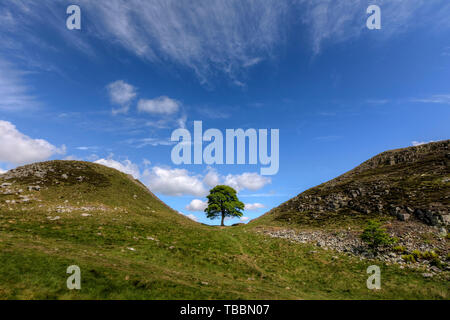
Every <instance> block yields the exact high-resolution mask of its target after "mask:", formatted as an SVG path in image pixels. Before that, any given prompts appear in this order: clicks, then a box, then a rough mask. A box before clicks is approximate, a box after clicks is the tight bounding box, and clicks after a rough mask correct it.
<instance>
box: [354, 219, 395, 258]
mask: <svg viewBox="0 0 450 320" xmlns="http://www.w3.org/2000/svg"><path fill="white" fill-rule="evenodd" d="M361 239H362V240H363V241H364V242H366V243H367V244H368V245H369V247H370V249H371V250H372V251H373V252H374V253H376V252H377V251H378V249H379V248H380V247H386V246H390V245H392V244H394V243H395V242H396V241H395V239H394V238H392V237H391V236H389V234H388V233H387V232H386V230H385V229H384V228H382V227H381V223H380V222H378V221H376V220H370V221H369V222H368V223H367V225H366V228H365V229H364V232H363V233H362V234H361Z"/></svg>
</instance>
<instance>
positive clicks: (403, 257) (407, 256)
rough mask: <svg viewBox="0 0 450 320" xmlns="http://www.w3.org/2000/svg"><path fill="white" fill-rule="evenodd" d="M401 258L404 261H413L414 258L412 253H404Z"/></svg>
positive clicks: (414, 260)
mask: <svg viewBox="0 0 450 320" xmlns="http://www.w3.org/2000/svg"><path fill="white" fill-rule="evenodd" d="M402 259H403V260H405V262H406V263H415V262H416V258H415V257H414V255H412V254H405V255H403V256H402Z"/></svg>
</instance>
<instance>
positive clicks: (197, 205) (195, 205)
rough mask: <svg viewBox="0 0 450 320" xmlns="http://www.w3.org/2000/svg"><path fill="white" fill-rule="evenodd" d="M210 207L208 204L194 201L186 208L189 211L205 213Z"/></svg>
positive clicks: (197, 200)
mask: <svg viewBox="0 0 450 320" xmlns="http://www.w3.org/2000/svg"><path fill="white" fill-rule="evenodd" d="M207 207H208V202H206V201H202V200H199V199H194V200H192V201H191V203H189V204H188V205H187V206H186V210H189V211H204V210H205V209H206V208H207Z"/></svg>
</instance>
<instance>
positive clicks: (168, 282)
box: [0, 161, 449, 299]
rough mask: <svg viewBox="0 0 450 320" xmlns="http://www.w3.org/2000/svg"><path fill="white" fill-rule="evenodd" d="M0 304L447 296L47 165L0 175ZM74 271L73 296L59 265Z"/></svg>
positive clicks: (439, 285) (83, 171) (121, 180)
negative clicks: (369, 282)
mask: <svg viewBox="0 0 450 320" xmlns="http://www.w3.org/2000/svg"><path fill="white" fill-rule="evenodd" d="M0 186H1V187H0V299H323V298H330V299H386V298H392V299H421V298H428V299H448V298H449V292H448V283H447V282H446V281H444V280H443V278H442V277H441V276H435V277H432V278H424V277H423V276H422V271H421V270H411V269H408V268H405V269H402V268H400V266H398V265H389V264H385V263H383V262H377V263H379V265H380V266H381V268H382V279H383V280H382V289H381V290H379V291H376V292H375V291H370V290H368V289H367V288H366V279H367V277H368V275H367V274H366V269H367V267H368V266H369V265H371V264H373V263H374V261H369V260H360V259H359V258H358V257H355V256H352V255H347V254H343V253H339V252H334V251H330V250H325V249H322V248H317V247H316V246H314V245H312V244H299V243H296V242H293V241H289V240H285V239H279V238H273V237H269V236H267V235H264V234H262V233H258V232H256V231H257V230H255V228H254V227H253V226H252V225H247V226H238V227H229V228H220V227H209V226H205V225H201V224H198V223H195V222H193V221H191V220H189V219H187V218H186V217H184V216H182V215H180V214H178V213H177V212H175V211H174V210H172V209H171V208H169V207H168V206H166V205H165V204H164V203H162V202H161V201H160V200H159V199H157V198H156V197H155V196H154V195H153V194H152V193H151V192H150V191H148V190H147V189H146V188H145V187H144V186H143V185H142V184H141V183H140V182H138V181H136V180H134V179H132V178H131V177H130V176H127V175H125V174H123V173H120V172H118V171H116V170H114V169H110V168H106V167H103V166H101V165H97V164H92V163H87V162H77V161H52V162H44V163H38V164H33V165H29V166H24V167H20V168H18V169H16V170H13V171H9V172H8V173H6V174H4V175H0ZM70 265H78V266H79V267H80V268H81V287H82V288H81V290H73V291H71V290H68V289H67V288H66V279H67V277H68V276H69V275H68V274H66V269H67V267H68V266H70Z"/></svg>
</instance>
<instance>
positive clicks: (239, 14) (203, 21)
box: [81, 0, 291, 82]
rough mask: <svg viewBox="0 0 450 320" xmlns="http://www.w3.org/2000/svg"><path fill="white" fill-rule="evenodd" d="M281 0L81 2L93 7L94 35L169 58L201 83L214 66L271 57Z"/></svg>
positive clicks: (235, 68) (228, 70)
mask: <svg viewBox="0 0 450 320" xmlns="http://www.w3.org/2000/svg"><path fill="white" fill-rule="evenodd" d="M290 2H291V1H286V0H281V1H279V0H277V1H272V0H269V1H267V0H247V1H241V0H228V1H222V0H200V1H195V2H189V1H179V0H164V1H143V0H126V1H125V0H110V1H107V2H102V3H100V2H97V1H87V0H84V1H81V5H82V6H83V7H85V8H87V9H88V10H92V11H95V12H96V17H97V19H96V20H95V21H94V28H95V30H96V31H95V32H96V34H97V35H98V36H99V37H101V38H103V39H104V38H109V39H112V40H113V41H114V42H116V43H119V44H121V45H122V46H123V47H125V48H126V49H128V50H129V51H131V52H132V53H134V54H136V55H137V56H139V57H142V58H143V59H146V60H149V61H152V62H158V63H159V62H163V61H167V60H169V61H172V62H174V63H176V64H178V65H181V66H184V67H186V68H189V69H191V70H193V71H194V72H195V73H196V74H197V76H198V77H199V79H200V80H201V81H202V82H207V81H208V78H209V77H210V76H211V75H213V74H214V73H216V72H217V71H219V72H221V73H225V74H227V75H229V76H230V77H231V78H232V79H234V80H237V79H236V78H237V77H238V76H239V73H240V70H241V69H242V68H248V67H251V66H254V65H256V64H258V63H260V62H261V61H262V60H264V59H267V58H269V57H270V56H271V54H272V51H273V49H274V48H275V47H276V45H277V44H279V43H280V41H281V39H283V36H282V34H283V29H284V23H283V21H284V19H283V17H284V16H285V15H286V14H287V12H288V7H287V5H288V3H290Z"/></svg>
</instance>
